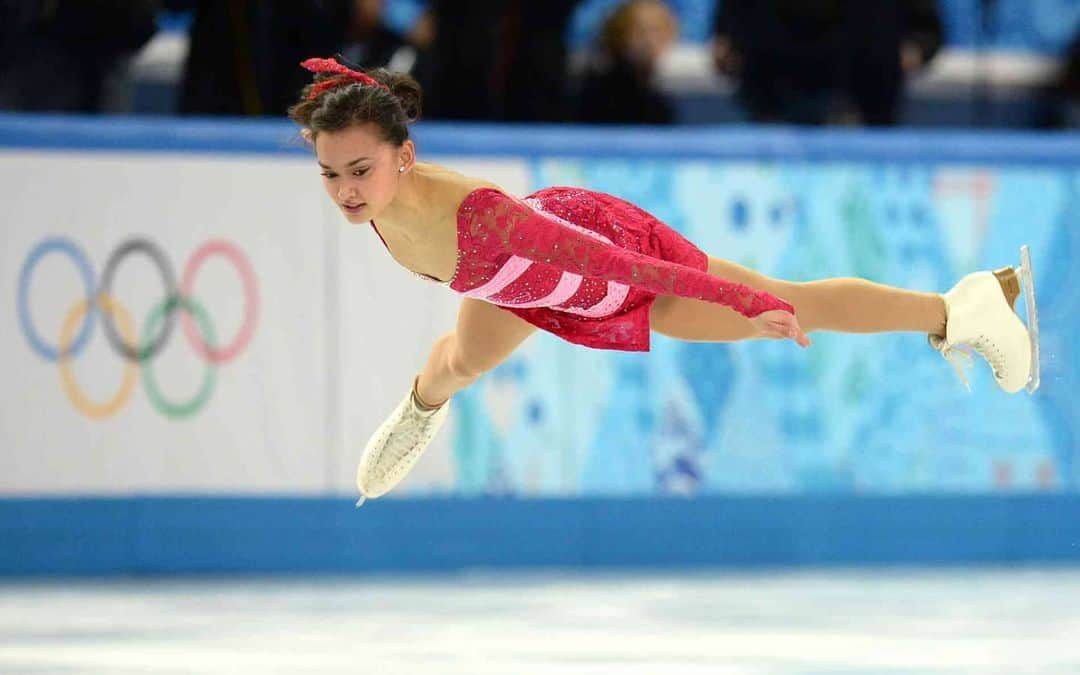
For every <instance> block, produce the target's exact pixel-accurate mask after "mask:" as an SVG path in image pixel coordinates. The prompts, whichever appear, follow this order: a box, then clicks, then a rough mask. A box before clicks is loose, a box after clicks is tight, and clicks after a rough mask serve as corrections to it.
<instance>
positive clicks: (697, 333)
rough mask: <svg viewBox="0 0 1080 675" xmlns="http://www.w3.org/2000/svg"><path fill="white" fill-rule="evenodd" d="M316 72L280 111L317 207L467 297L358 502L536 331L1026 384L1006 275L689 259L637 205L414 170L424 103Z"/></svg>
mask: <svg viewBox="0 0 1080 675" xmlns="http://www.w3.org/2000/svg"><path fill="white" fill-rule="evenodd" d="M303 65H304V67H306V68H307V69H308V70H311V71H312V72H314V73H315V74H316V76H315V81H314V82H313V83H312V84H311V85H309V86H308V87H306V88H305V89H304V91H303V93H302V95H301V96H302V97H301V100H300V102H299V103H297V104H296V105H295V106H293V108H292V109H291V110H290V115H291V117H292V119H293V120H294V121H296V122H297V123H298V124H299V125H300V126H301V127H302V128H303V133H304V135H305V137H306V138H307V139H308V140H309V141H310V142H311V143H312V144H313V145H314V148H315V154H316V156H317V160H318V164H319V166H320V167H321V169H322V176H323V182H324V184H325V187H326V191H327V195H328V196H329V197H330V199H331V200H333V201H334V203H335V204H336V205H337V206H338V207H339V208H340V209H341V210H342V212H343V213H344V214H345V217H346V218H347V219H348V220H349V222H352V223H357V224H370V226H371V227H372V228H373V229H374V230H375V232H376V233H377V234H378V235H379V238H380V239H381V240H382V242H383V244H384V245H385V246H386V248H387V250H388V251H389V253H390V255H391V256H392V257H393V258H394V259H395V260H396V261H397V262H399V263H400V264H401V265H402V266H404V267H405V268H407V269H409V270H412V271H414V272H415V273H416V274H418V275H419V276H422V277H424V278H426V279H429V280H431V281H433V282H436V283H440V284H443V285H446V286H448V287H449V288H450V290H452V291H454V292H456V293H458V294H460V295H462V296H464V298H463V300H462V304H461V309H460V312H459V315H458V321H457V327H456V328H455V330H454V331H452V332H450V333H448V334H446V335H444V336H443V337H441V338H440V339H439V340H437V341H436V343H435V345H434V346H433V347H432V350H431V355H430V357H429V358H428V361H427V363H426V364H425V365H424V367H423V369H422V370H421V371H420V373H419V374H418V375H417V376H416V378H415V379H414V381H413V385H412V388H411V390H410V392H409V393H408V394H407V395H406V396H405V398H404V400H402V401H401V403H400V404H399V405H398V406H397V408H396V409H395V410H394V411H393V413H391V415H390V417H389V418H388V419H387V420H386V422H384V423H383V425H382V426H381V427H380V428H379V429H378V430H377V431H376V432H375V433H374V435H373V436H372V438H371V440H370V441H369V442H368V445H367V447H366V448H365V451H364V454H363V456H362V457H361V460H360V466H359V470H358V476H357V482H358V485H359V488H360V491H361V494H362V495H363V496H365V497H376V496H379V495H381V494H383V493H385V492H386V491H388V490H389V489H390V488H392V487H393V486H394V485H396V484H397V483H398V482H399V481H400V480H401V479H402V478H403V477H404V476H405V474H406V473H407V472H408V471H409V469H410V468H411V467H412V466H413V465H414V464H415V463H416V461H417V460H418V459H419V457H420V455H421V453H422V452H423V451H424V449H425V448H426V447H427V445H428V443H429V442H430V441H431V439H432V438H433V437H434V435H435V433H436V432H437V431H438V429H439V427H440V426H441V424H442V422H443V420H444V419H445V417H446V415H447V412H448V410H449V408H450V405H449V402H450V398H451V397H452V396H453V394H454V393H455V392H457V391H460V390H461V389H463V388H465V387H467V386H469V385H470V384H472V383H473V382H475V381H476V380H477V378H479V377H480V375H481V374H483V373H484V372H486V371H488V370H491V369H492V368H494V367H495V366H496V365H498V364H499V363H500V362H502V361H503V360H504V359H506V358H507V357H508V356H509V355H510V354H511V353H512V352H513V351H514V350H515V349H516V348H517V346H518V345H520V344H521V343H522V342H523V341H524V340H525V338H527V337H528V336H529V335H531V334H532V333H533V332H534V331H535V330H536V329H537V328H539V329H541V330H544V331H547V332H549V333H553V334H555V335H557V336H558V337H560V338H562V339H564V340H567V341H569V342H573V343H576V344H580V345H584V346H586V347H592V348H597V349H619V350H627V351H647V350H648V349H649V336H650V333H651V331H655V332H657V333H660V334H662V335H667V336H670V337H674V338H680V339H684V340H695V341H714V342H727V341H733V340H744V339H752V338H772V339H790V340H793V341H795V342H796V343H798V344H799V345H800V346H802V347H809V346H810V339H809V338H808V337H807V333H810V332H813V331H817V330H831V331H843V332H849V333H877V332H885V331H913V332H919V333H926V334H927V335H929V336H930V342H931V345H933V346H934V347H935V348H936V349H938V350H939V351H942V352H943V353H945V354H946V355H948V354H950V353H951V352H952V350H953V349H954V348H955V347H957V346H958V345H964V346H968V347H970V348H972V349H973V350H975V351H977V352H978V353H979V354H980V355H982V356H983V357H984V358H985V359H986V360H987V361H988V362H989V364H990V365H991V367H992V368H993V370H994V376H995V378H996V380H997V382H998V384H999V385H1001V387H1002V388H1003V389H1005V390H1006V391H1010V392H1015V391H1019V390H1020V389H1021V388H1023V387H1024V385H1025V384H1027V383H1028V381H1029V379H1031V375H1032V359H1031V343H1030V341H1029V336H1028V331H1027V329H1026V327H1025V326H1024V324H1023V322H1021V321H1020V319H1019V317H1018V316H1017V315H1016V313H1015V312H1014V310H1013V305H1014V303H1015V299H1016V297H1017V295H1018V293H1019V284H1018V279H1017V273H1016V271H1015V270H1013V269H1011V268H1006V269H1003V270H999V271H997V272H978V273H975V274H971V275H968V276H967V277H964V279H962V280H961V281H960V283H958V284H957V285H956V287H954V288H953V289H952V290H951V291H949V292H948V293H945V294H944V295H941V294H936V293H923V292H917V291H909V290H904V289H899V288H893V287H889V286H883V285H881V284H876V283H873V282H870V281H866V280H863V279H826V280H822V281H813V282H807V283H794V282H787V281H780V280H777V279H771V278H769V277H766V276H764V275H762V274H759V273H757V272H754V271H752V270H749V269H747V268H745V267H741V266H739V265H736V264H734V263H732V262H729V261H726V260H723V259H721V258H717V257H714V256H711V255H708V254H706V253H705V252H703V251H701V250H700V249H699V248H698V247H697V246H695V245H694V244H693V243H691V242H690V241H688V240H687V239H686V238H684V237H683V236H682V235H680V234H679V233H678V232H676V231H675V230H673V229H671V228H670V227H668V226H667V225H665V224H664V223H662V222H660V221H659V220H657V219H656V218H654V217H653V216H651V215H650V214H648V213H646V212H645V211H643V210H642V209H640V208H638V207H636V206H634V205H633V204H630V203H628V202H626V201H623V200H621V199H618V198H616V197H612V196H610V195H607V194H602V193H598V192H593V191H590V190H585V189H581V188H568V187H555V188H547V189H544V190H540V191H538V192H536V193H533V194H532V195H529V196H528V197H525V198H524V199H520V198H517V197H514V196H511V195H508V194H506V193H504V192H502V191H501V190H500V189H499V188H498V186H496V185H493V184H491V183H488V182H485V181H483V180H479V179H475V178H469V177H466V176H463V175H460V174H458V173H455V172H453V171H450V170H449V169H446V168H443V167H440V166H437V165H434V164H428V163H421V162H418V161H417V159H416V147H415V145H414V144H413V142H412V141H411V140H410V139H409V129H408V125H409V123H410V122H412V121H415V120H416V119H417V117H418V116H419V102H420V90H419V87H418V85H417V84H416V82H415V81H414V80H412V78H410V77H409V76H407V75H402V74H395V73H390V72H387V71H384V70H377V71H373V72H371V73H363V72H359V71H355V70H352V69H350V68H348V67H346V66H344V65H341V64H339V63H338V62H336V61H333V60H329V59H309V60H308V61H305V62H304V64H303Z"/></svg>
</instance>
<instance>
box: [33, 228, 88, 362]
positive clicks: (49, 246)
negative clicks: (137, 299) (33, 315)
mask: <svg viewBox="0 0 1080 675" xmlns="http://www.w3.org/2000/svg"><path fill="white" fill-rule="evenodd" d="M53 251H56V252H57V253H63V254H65V255H67V257H69V258H71V260H72V262H74V263H75V267H77V268H79V274H81V275H82V278H83V284H84V285H85V286H86V296H87V297H86V302H87V307H88V308H89V309H88V310H87V312H86V315H85V316H84V317H83V324H82V327H81V328H79V334H78V336H76V338H75V342H73V343H72V345H71V348H70V349H68V353H67V354H66V355H65V356H76V355H77V354H78V353H79V352H80V351H82V350H83V348H84V347H86V343H87V342H88V341H89V340H90V334H91V332H92V331H93V328H94V321H93V319H94V316H95V315H96V314H97V303H96V302H94V269H93V267H91V266H90V260H89V259H88V258H87V257H86V255H84V254H83V252H82V249H80V248H79V247H78V245H76V244H75V242H73V241H71V240H70V239H67V238H65V237H50V238H49V239H44V240H42V241H40V242H38V244H37V245H36V246H34V248H33V249H31V251H30V255H28V256H26V261H25V262H23V266H22V270H21V271H20V272H19V324H20V325H21V326H22V331H23V335H25V336H26V340H27V341H28V342H29V343H30V346H31V347H33V348H34V351H35V352H37V353H38V354H40V355H41V356H43V357H44V358H46V359H49V360H50V361H57V360H59V359H60V356H61V354H60V351H59V349H58V348H57V347H53V346H52V345H50V344H48V343H47V342H45V340H43V339H42V338H41V336H40V335H38V332H37V329H35V328H34V323H33V321H32V320H31V319H30V299H29V297H28V296H29V294H30V276H31V275H32V274H33V273H34V266H35V265H37V264H38V261H40V260H41V259H42V258H44V257H45V256H46V255H48V254H49V253H52V252H53Z"/></svg>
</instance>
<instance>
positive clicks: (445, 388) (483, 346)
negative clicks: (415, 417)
mask: <svg viewBox="0 0 1080 675" xmlns="http://www.w3.org/2000/svg"><path fill="white" fill-rule="evenodd" d="M535 331H536V328H535V327H534V326H533V325H532V324H530V323H528V322H526V321H525V320H523V319H520V318H518V317H517V316H516V315H514V314H512V313H510V312H508V311H506V310H505V309H502V308H500V307H496V306H495V305H492V304H490V303H487V302H483V301H481V300H474V299H472V298H465V299H464V300H463V301H462V303H461V309H460V310H459V311H458V321H457V327H456V329H455V330H454V331H453V332H450V333H447V334H446V335H444V336H442V337H441V338H439V339H438V340H437V341H436V343H435V345H434V346H433V347H432V349H431V355H430V356H429V357H428V360H427V364H426V365H425V366H424V369H423V370H422V371H421V372H420V377H419V379H418V380H417V384H416V393H417V396H418V397H419V398H420V401H421V403H422V404H423V405H426V406H428V407H435V406H439V405H441V404H442V403H443V402H445V401H446V400H447V399H449V398H450V397H451V396H452V395H453V394H454V392H457V391H459V390H461V389H464V388H465V387H467V386H469V385H470V384H472V383H473V382H475V381H476V380H477V378H479V377H480V376H481V375H482V374H484V373H485V372H487V371H489V370H491V369H492V368H494V367H495V366H497V365H499V364H500V363H502V362H503V361H504V360H506V358H507V357H509V356H510V354H512V353H513V351H514V350H515V349H517V347H518V345H520V344H521V343H522V342H524V341H525V338H527V337H529V336H530V335H532V334H533V332H535Z"/></svg>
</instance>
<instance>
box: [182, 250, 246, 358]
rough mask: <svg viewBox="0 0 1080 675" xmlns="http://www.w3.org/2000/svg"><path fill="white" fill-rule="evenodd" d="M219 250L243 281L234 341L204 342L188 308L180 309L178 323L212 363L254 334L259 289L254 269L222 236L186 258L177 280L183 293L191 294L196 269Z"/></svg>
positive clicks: (236, 350)
mask: <svg viewBox="0 0 1080 675" xmlns="http://www.w3.org/2000/svg"><path fill="white" fill-rule="evenodd" d="M214 254H218V255H223V256H225V257H226V258H228V259H229V260H230V261H231V262H232V264H233V265H235V266H236V270H237V272H239V273H240V280H241V282H242V283H243V284H244V323H243V324H242V325H241V326H240V330H239V332H237V334H236V337H235V338H233V341H232V342H230V343H229V344H227V345H225V346H224V347H221V348H215V347H211V346H209V345H207V344H206V343H205V342H204V341H203V339H202V335H201V334H200V333H199V331H198V328H197V326H196V325H195V322H194V321H193V320H192V318H191V314H190V313H189V312H181V314H180V317H181V319H180V320H181V323H183V325H184V334H185V335H187V338H188V341H189V342H191V346H192V347H194V348H195V351H197V352H199V353H200V354H201V355H202V356H203V358H205V359H207V360H208V361H209V362H211V363H225V362H227V361H231V360H233V359H234V358H236V355H237V354H239V353H240V352H241V351H242V350H243V349H244V348H245V347H247V345H248V342H250V341H251V336H252V335H254V334H255V323H256V321H257V319H258V316H259V293H258V290H257V289H256V287H255V284H256V282H255V270H254V269H253V268H252V267H251V263H249V262H248V260H247V258H245V257H244V254H243V253H241V252H240V250H239V249H238V248H236V246H234V245H233V244H232V243H231V242H228V241H225V240H224V239H212V240H210V241H208V242H206V243H205V244H203V245H202V246H200V247H199V248H198V249H197V250H196V251H195V252H194V253H193V254H191V258H189V259H188V261H187V265H185V266H184V276H183V278H182V279H181V281H180V293H182V294H183V295H184V296H185V297H190V296H191V291H192V288H193V287H194V286H195V273H196V272H198V271H199V267H200V266H202V264H203V263H204V262H206V259H207V258H209V257H210V256H212V255H214Z"/></svg>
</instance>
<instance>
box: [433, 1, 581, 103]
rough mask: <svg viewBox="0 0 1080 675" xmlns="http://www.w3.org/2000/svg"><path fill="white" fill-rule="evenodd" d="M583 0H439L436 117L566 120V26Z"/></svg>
mask: <svg viewBox="0 0 1080 675" xmlns="http://www.w3.org/2000/svg"><path fill="white" fill-rule="evenodd" d="M575 4H577V0H543V1H542V2H541V1H539V0H433V1H432V3H431V5H430V7H431V10H432V12H433V15H434V17H435V42H434V45H433V48H432V59H431V66H432V70H431V81H430V83H427V91H426V94H425V96H426V99H427V101H428V103H427V112H426V113H425V114H426V115H427V116H429V117H439V118H444V119H463V120H509V121H520V122H550V121H565V120H567V119H569V117H570V110H569V104H568V98H567V92H566V87H567V73H566V70H567V53H566V28H567V25H568V23H569V21H570V14H571V12H572V11H573V9H574V6H575Z"/></svg>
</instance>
